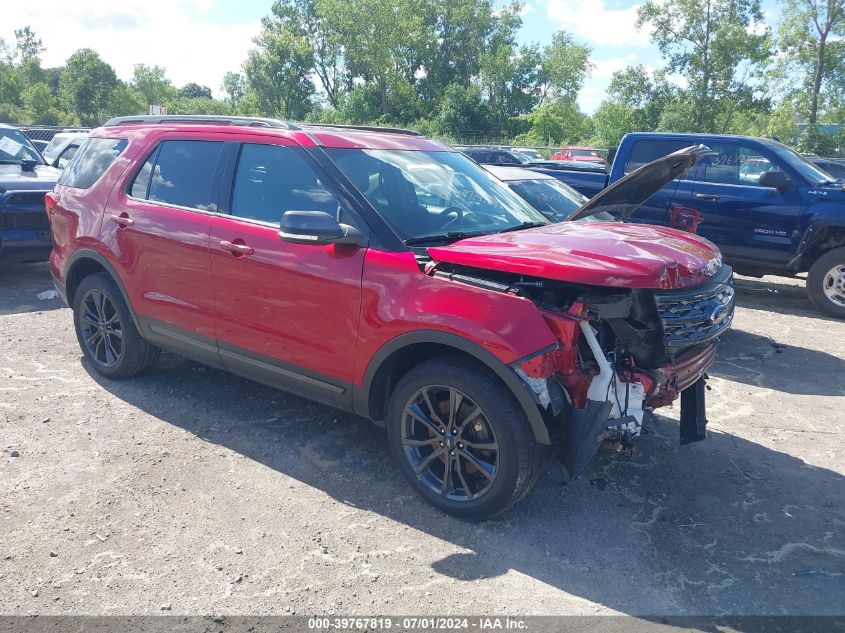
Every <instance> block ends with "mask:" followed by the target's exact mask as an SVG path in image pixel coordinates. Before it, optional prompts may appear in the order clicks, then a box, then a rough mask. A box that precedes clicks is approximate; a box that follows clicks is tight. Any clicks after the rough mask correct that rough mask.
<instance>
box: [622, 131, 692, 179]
mask: <svg viewBox="0 0 845 633" xmlns="http://www.w3.org/2000/svg"><path fill="white" fill-rule="evenodd" d="M690 145H695V142H694V141H693V140H692V139H682V140H674V141H673V140H656V139H655V140H651V139H642V140H640V141H634V143H633V144H632V145H631V156H630V157H629V158H628V164H627V165H626V166H625V173H630V172H632V171H634V170H635V169H639V168H640V167H642V166H643V165H645V164H646V163H650V162H651V161H654V160H657V159H658V158H663V157H664V156H666V154H671V153H672V152H677V151H678V150H679V149H684V148H685V147H689V146H690Z"/></svg>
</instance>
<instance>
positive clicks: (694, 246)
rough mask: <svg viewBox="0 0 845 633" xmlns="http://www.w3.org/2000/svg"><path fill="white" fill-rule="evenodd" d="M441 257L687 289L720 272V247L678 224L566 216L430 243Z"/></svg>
mask: <svg viewBox="0 0 845 633" xmlns="http://www.w3.org/2000/svg"><path fill="white" fill-rule="evenodd" d="M428 252H429V255H430V256H431V257H432V258H433V259H434V260H435V261H437V262H444V263H449V264H455V265H458V266H468V267H472V268H477V269H487V270H496V271H500V272H507V273H514V274H519V275H529V276H532V277H540V278H544V279H554V280H558V281H566V282H571V283H579V284H587V285H593V286H611V287H618V288H653V289H657V288H660V289H671V288H683V287H685V286H690V285H693V284H697V283H699V282H701V281H704V280H705V279H708V278H709V277H711V276H713V275H714V274H716V273H717V272H718V271H719V270H720V269H721V267H722V256H721V254H720V252H719V250H718V249H717V248H716V247H715V246H714V245H713V244H711V243H710V242H708V241H707V240H705V239H704V238H702V237H699V236H697V235H693V234H691V233H685V232H683V231H677V230H675V229H670V228H664V227H660V226H649V225H643V224H623V223H619V222H590V223H582V222H563V223H559V224H548V225H545V226H540V227H537V228H533V229H525V230H523V231H515V232H512V233H494V234H492V235H484V236H481V237H472V238H468V239H464V240H460V241H458V242H455V243H453V244H450V245H448V246H437V247H430V248H429V249H428Z"/></svg>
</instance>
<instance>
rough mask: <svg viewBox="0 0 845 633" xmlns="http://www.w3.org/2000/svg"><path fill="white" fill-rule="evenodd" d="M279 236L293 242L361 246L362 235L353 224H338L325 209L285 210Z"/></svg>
mask: <svg viewBox="0 0 845 633" xmlns="http://www.w3.org/2000/svg"><path fill="white" fill-rule="evenodd" d="M279 237H280V238H281V240H282V241H283V242H291V243H293V244H351V245H354V246H362V245H363V244H364V242H365V241H366V240H365V238H364V235H363V234H362V233H361V231H359V230H358V229H356V228H355V227H354V226H349V225H348V224H340V223H339V222H338V221H337V220H336V219H335V218H334V217H333V216H332V215H331V214H329V213H326V212H325V211H285V212H284V213H283V214H282V222H281V224H280V225H279Z"/></svg>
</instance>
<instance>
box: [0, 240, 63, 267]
mask: <svg viewBox="0 0 845 633" xmlns="http://www.w3.org/2000/svg"><path fill="white" fill-rule="evenodd" d="M52 248H53V243H52V241H51V240H50V237H49V233H48V235H47V239H26V240H18V239H8V238H7V237H6V236H4V235H3V234H2V233H0V260H3V261H4V262H8V261H17V262H23V261H46V260H47V259H48V258H49V257H50V250H51V249H52Z"/></svg>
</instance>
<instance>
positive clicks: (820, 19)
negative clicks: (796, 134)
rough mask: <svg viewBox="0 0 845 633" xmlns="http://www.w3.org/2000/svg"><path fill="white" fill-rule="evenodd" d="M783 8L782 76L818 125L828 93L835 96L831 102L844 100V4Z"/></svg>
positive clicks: (791, 3) (799, 3)
mask: <svg viewBox="0 0 845 633" xmlns="http://www.w3.org/2000/svg"><path fill="white" fill-rule="evenodd" d="M782 6H783V19H782V21H781V24H780V29H779V36H780V38H779V45H780V50H781V53H782V64H781V68H780V69H779V76H780V79H781V80H782V81H786V82H788V84H789V86H790V88H789V89H788V91H787V93H788V95H789V96H790V97H793V98H796V97H797V98H798V100H799V102H802V105H803V106H804V108H806V117H807V121H808V123H809V124H810V125H815V124H816V123H817V122H818V120H819V111H820V109H822V108H823V102H824V100H825V96H826V95H825V92H827V91H829V92H830V93H832V94H830V95H828V96H827V99H828V100H829V101H831V102H836V101H837V99H842V97H843V96H845V81H843V80H845V76H843V75H842V71H843V70H845V69H843V66H844V65H845V60H844V59H843V58H845V43H843V42H842V38H844V37H845V0H783V5H782ZM796 84H797V86H796Z"/></svg>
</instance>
